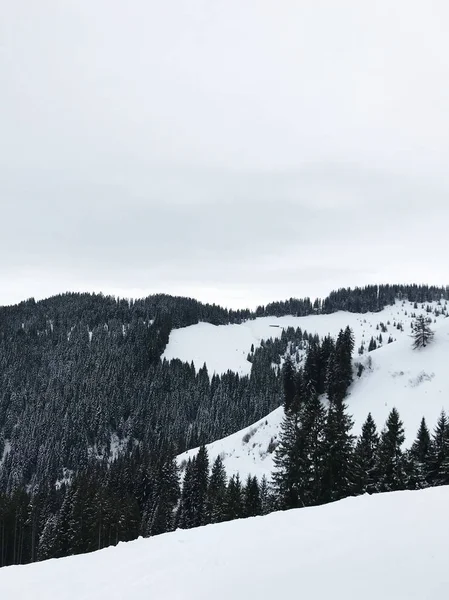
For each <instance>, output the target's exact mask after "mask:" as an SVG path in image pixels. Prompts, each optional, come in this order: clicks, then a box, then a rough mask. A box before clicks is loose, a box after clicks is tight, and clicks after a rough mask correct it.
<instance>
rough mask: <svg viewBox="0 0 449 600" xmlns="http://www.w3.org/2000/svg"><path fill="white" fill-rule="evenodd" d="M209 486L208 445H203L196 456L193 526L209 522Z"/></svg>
mask: <svg viewBox="0 0 449 600" xmlns="http://www.w3.org/2000/svg"><path fill="white" fill-rule="evenodd" d="M208 486H209V457H208V453H207V448H206V446H204V445H203V446H201V447H200V449H199V450H198V454H197V456H196V461H195V467H194V502H195V516H194V519H193V527H199V526H201V525H205V524H206V522H207V489H208Z"/></svg>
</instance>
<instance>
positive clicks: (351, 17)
mask: <svg viewBox="0 0 449 600" xmlns="http://www.w3.org/2000/svg"><path fill="white" fill-rule="evenodd" d="M0 8H1V11H0V12H1V16H0V304H9V303H12V302H16V301H19V300H22V299H24V298H27V297H30V296H34V297H36V298H42V297H45V296H48V295H51V294H54V293H59V292H62V291H66V290H88V291H91V290H97V291H103V292H105V293H114V294H119V295H120V296H142V295H146V294H148V293H153V292H159V291H162V292H168V293H175V294H182V295H190V296H194V297H197V298H199V299H201V300H206V301H215V302H218V303H220V304H224V305H228V306H246V305H248V306H255V305H257V304H258V303H265V302H267V301H270V300H274V299H282V298H286V297H290V296H305V295H307V296H312V297H315V296H317V295H318V296H322V295H325V294H327V292H329V291H330V290H331V289H333V288H336V287H342V286H348V285H350V286H353V285H362V284H366V283H376V282H396V281H403V282H407V281H414V282H429V283H438V284H447V283H449V277H448V272H449V271H448V267H447V264H448V258H447V255H448V250H447V249H448V244H447V238H448V234H449V231H448V224H449V36H448V33H447V32H448V31H449V4H448V3H447V2H446V0H441V1H438V0H422V1H420V2H418V1H415V0H376V2H370V1H368V0H366V1H365V0H339V1H338V2H336V1H335V0H296V1H293V0H222V1H220V0H216V1H211V0H164V1H163V2H162V1H160V0H127V1H125V0H39V1H36V0H14V2H8V0H0Z"/></svg>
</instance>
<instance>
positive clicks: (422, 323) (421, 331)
mask: <svg viewBox="0 0 449 600" xmlns="http://www.w3.org/2000/svg"><path fill="white" fill-rule="evenodd" d="M412 329H413V334H412V337H413V339H414V343H413V347H414V348H415V349H416V348H425V347H426V346H427V345H428V344H430V343H431V342H432V340H433V336H434V332H433V331H432V330H431V329H430V327H429V324H428V322H427V319H426V317H425V316H424V315H419V316H417V317H416V319H415V321H414V322H413V323H412Z"/></svg>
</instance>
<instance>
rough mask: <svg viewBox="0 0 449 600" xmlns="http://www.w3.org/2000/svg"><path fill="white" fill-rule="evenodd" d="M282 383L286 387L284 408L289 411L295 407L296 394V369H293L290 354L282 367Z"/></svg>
mask: <svg viewBox="0 0 449 600" xmlns="http://www.w3.org/2000/svg"><path fill="white" fill-rule="evenodd" d="M282 382H283V386H284V406H285V409H286V410H287V411H288V410H290V408H291V407H292V405H293V401H294V398H295V394H296V386H295V369H294V368H293V363H292V359H291V357H290V355H289V354H288V355H287V356H286V358H285V361H284V364H283V365H282Z"/></svg>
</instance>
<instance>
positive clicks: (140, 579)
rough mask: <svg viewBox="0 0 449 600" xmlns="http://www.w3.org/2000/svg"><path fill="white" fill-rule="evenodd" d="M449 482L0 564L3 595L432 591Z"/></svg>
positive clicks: (194, 599) (104, 598) (371, 595)
mask: <svg viewBox="0 0 449 600" xmlns="http://www.w3.org/2000/svg"><path fill="white" fill-rule="evenodd" d="M448 506H449V487H444V488H432V489H426V490H421V491H418V492H394V493H389V494H377V495H374V496H367V495H366V496H362V497H358V498H348V499H346V500H342V501H340V502H336V503H334V504H328V505H325V506H320V507H314V508H305V509H297V510H291V511H287V512H278V513H273V514H271V515H268V516H265V517H255V518H252V519H245V520H237V521H232V522H230V523H221V524H219V525H207V526H205V527H201V528H198V529H191V530H187V531H183V530H177V531H175V532H173V533H167V534H164V535H161V536H156V537H154V538H150V539H145V540H144V539H139V540H136V541H135V542H128V543H122V544H119V545H118V546H117V547H115V548H114V547H111V548H107V549H105V550H101V551H99V552H95V553H93V554H86V555H80V556H74V557H69V558H63V559H57V560H50V561H46V562H43V563H36V564H33V565H28V566H15V567H6V568H3V569H0V597H1V598H5V599H8V600H13V599H14V600H29V598H33V600H124V599H125V598H132V600H148V599H150V598H151V600H211V599H213V600H248V599H249V598H255V599H257V600H273V599H275V598H313V599H314V600H329V598H333V599H335V600H360V599H361V598H363V600H380V599H382V600H433V599H434V598H446V597H447V590H448V586H449V571H448V568H447V567H448V565H449V544H448V541H447V540H448V539H449V519H448V518H447V507H448Z"/></svg>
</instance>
